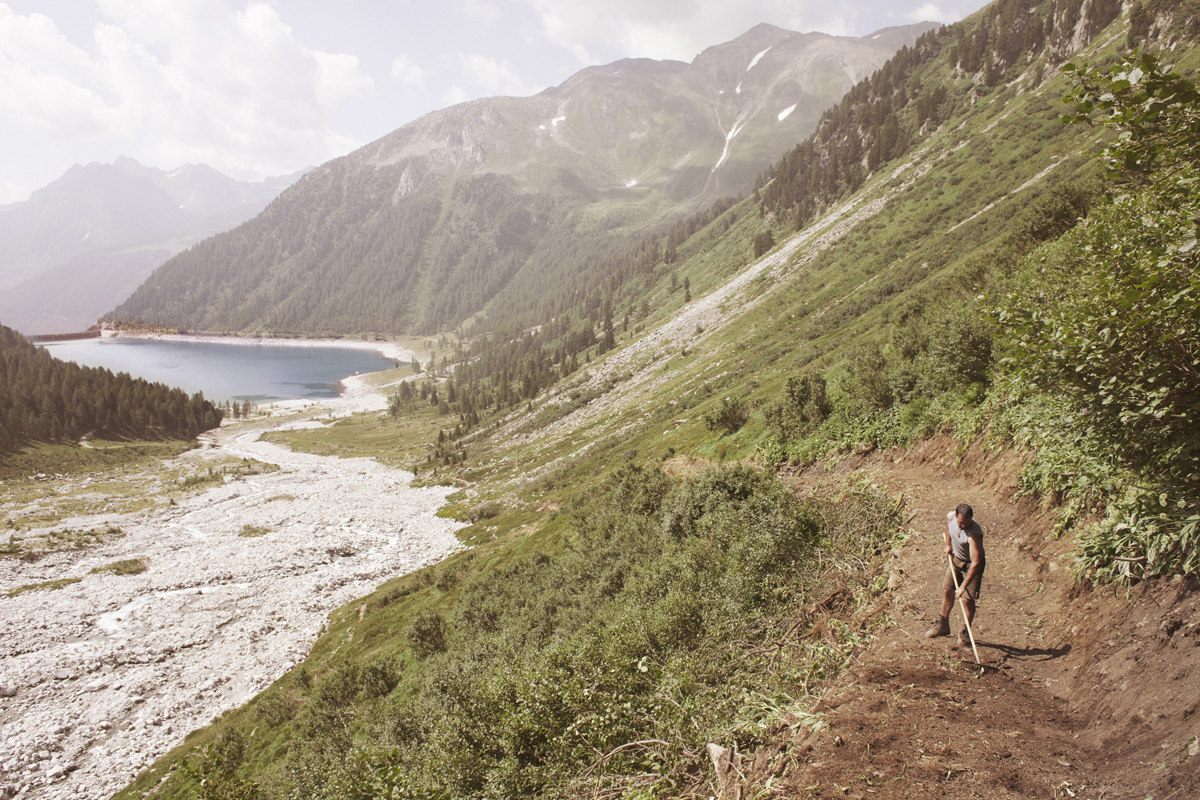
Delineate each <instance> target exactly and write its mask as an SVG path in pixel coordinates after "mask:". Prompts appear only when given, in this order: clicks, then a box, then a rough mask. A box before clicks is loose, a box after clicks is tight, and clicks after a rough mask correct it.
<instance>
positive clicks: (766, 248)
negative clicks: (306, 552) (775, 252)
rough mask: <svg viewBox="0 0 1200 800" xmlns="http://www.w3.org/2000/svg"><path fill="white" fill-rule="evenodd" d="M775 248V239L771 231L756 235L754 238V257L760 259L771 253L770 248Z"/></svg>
mask: <svg viewBox="0 0 1200 800" xmlns="http://www.w3.org/2000/svg"><path fill="white" fill-rule="evenodd" d="M774 246H775V237H774V236H773V235H772V234H771V231H769V230H766V231H762V232H761V233H757V234H755V236H754V257H755V258H762V257H763V256H764V255H765V254H766V253H769V252H771V248H772V247H774Z"/></svg>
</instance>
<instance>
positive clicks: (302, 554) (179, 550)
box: [0, 382, 460, 800]
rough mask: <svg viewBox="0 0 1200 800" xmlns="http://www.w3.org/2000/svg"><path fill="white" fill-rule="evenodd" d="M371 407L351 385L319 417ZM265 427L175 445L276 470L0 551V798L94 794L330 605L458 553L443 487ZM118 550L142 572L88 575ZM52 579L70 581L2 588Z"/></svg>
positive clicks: (236, 696) (277, 655) (264, 667)
mask: <svg viewBox="0 0 1200 800" xmlns="http://www.w3.org/2000/svg"><path fill="white" fill-rule="evenodd" d="M381 402H382V403H386V400H382V399H381V398H379V397H376V396H373V395H372V394H371V393H370V392H369V391H366V390H365V388H364V386H363V384H362V383H361V382H358V383H353V382H352V385H351V386H350V389H349V390H348V392H347V397H346V398H345V399H344V400H342V401H338V403H336V404H335V406H336V410H335V411H334V413H335V415H336V414H339V413H348V412H349V411H352V410H361V409H365V408H372V407H378V406H379V404H380V403H381ZM329 410H330V407H329V405H328V404H325V405H324V406H323V407H319V408H314V412H328V411H329ZM282 424H286V422H284V421H282V420H275V421H271V420H268V421H266V422H256V423H250V424H248V425H238V426H232V427H227V428H223V429H221V430H220V431H218V432H216V433H215V434H213V435H212V436H211V439H210V443H209V445H208V446H206V447H204V448H202V449H200V450H195V451H192V452H189V453H187V454H185V455H183V456H180V458H184V459H197V460H199V461H200V462H201V464H203V463H204V461H205V460H210V459H228V457H229V456H230V455H233V456H236V457H239V458H249V459H256V460H259V461H266V462H270V463H273V464H277V465H279V466H280V467H281V468H282V469H280V470H279V471H278V472H273V473H268V474H258V475H248V476H244V477H240V478H238V479H236V480H233V481H231V482H228V483H225V484H224V485H220V486H217V487H216V488H213V489H210V490H208V491H204V492H201V493H197V494H193V495H190V496H186V497H185V498H184V499H182V500H180V501H179V504H178V505H177V506H175V507H171V508H167V509H165V510H161V511H156V512H151V513H142V514H133V515H126V516H123V517H121V516H115V515H111V514H110V515H103V516H95V517H81V518H75V519H72V520H68V521H66V522H65V525H66V526H67V527H70V528H74V529H87V528H93V527H99V526H103V525H115V526H118V527H120V528H121V529H122V530H123V531H124V532H125V535H124V536H123V537H119V538H116V539H112V540H109V541H106V542H105V543H104V544H103V545H99V546H96V547H92V548H88V549H85V550H75V551H62V552H56V553H52V554H48V555H45V556H43V557H41V558H39V559H38V560H36V561H34V562H32V563H30V562H26V561H22V560H19V559H16V558H8V559H3V560H0V658H2V659H3V661H2V664H0V687H3V689H4V691H3V692H0V693H2V694H6V695H7V694H9V693H10V692H12V696H6V697H3V698H0V796H3V794H4V792H5V790H6V789H7V790H8V793H9V795H11V794H12V793H13V792H17V791H20V792H21V794H20V795H19V796H21V797H31V798H32V797H40V798H66V797H80V798H95V799H96V800H99V798H107V797H109V796H111V795H112V793H113V792H115V791H117V790H119V789H120V788H122V787H124V786H125V785H126V784H127V783H128V782H129V781H130V779H131V778H132V777H133V776H134V775H135V774H136V773H137V772H138V771H139V770H140V769H141V768H142V766H143V765H145V764H149V763H150V762H152V761H153V760H154V759H155V758H157V757H158V756H160V755H162V754H163V753H165V752H166V751H168V750H170V749H171V748H173V747H175V746H177V745H179V744H180V743H182V741H183V738H184V736H185V735H186V734H187V733H188V732H190V731H191V730H194V729H196V728H199V727H201V726H204V725H206V724H207V723H209V722H210V721H211V720H212V719H213V718H214V717H215V716H217V715H218V714H220V713H221V712H222V711H224V710H226V709H229V708H233V707H236V706H238V705H241V704H243V703H245V702H246V701H247V700H249V699H250V698H251V697H253V696H254V695H255V694H257V693H258V692H260V691H262V690H263V689H265V688H266V687H267V686H268V685H270V683H271V682H272V681H274V680H275V679H276V678H278V677H279V676H280V675H282V674H283V673H284V672H286V671H287V670H288V669H289V668H290V667H292V666H293V665H294V664H296V663H298V662H299V661H300V660H302V659H303V658H304V656H305V654H306V653H307V652H308V650H309V648H310V647H311V645H312V643H313V641H314V640H315V638H316V636H317V635H318V633H319V632H320V630H321V628H322V626H323V625H324V623H325V620H326V618H327V615H328V614H329V612H330V611H331V610H333V609H334V608H336V607H338V606H340V605H343V604H344V603H347V602H349V601H351V600H353V599H354V598H356V597H360V596H362V595H363V594H366V593H368V592H370V591H371V590H372V589H374V587H376V586H377V585H378V584H380V583H382V582H383V581H385V580H388V579H389V578H392V577H395V576H396V575H400V574H404V573H406V572H410V571H412V570H414V569H417V568H419V567H421V566H423V565H425V564H428V563H431V562H434V561H438V560H440V559H442V558H444V557H445V556H446V555H447V554H448V553H450V552H452V551H453V550H455V549H457V548H458V547H459V543H458V540H457V538H456V537H455V535H454V532H455V530H456V529H457V528H458V527H460V526H459V525H458V524H457V523H455V522H453V521H451V520H446V519H441V518H439V517H436V516H434V512H435V511H436V509H437V508H438V507H440V506H441V505H442V504H443V503H444V500H445V495H446V494H447V493H448V492H449V491H451V490H448V489H443V488H426V489H414V488H412V487H411V486H410V485H409V484H410V481H411V478H412V476H411V474H410V473H408V472H404V471H400V470H394V469H389V468H387V467H384V466H381V465H380V464H378V463H377V462H375V461H372V460H370V459H337V458H332V457H321V456H313V455H306V454H299V453H292V452H290V451H288V450H286V449H283V448H280V447H277V446H275V445H271V444H267V443H264V442H259V441H257V439H258V436H259V435H260V434H261V433H262V432H263V431H266V430H270V429H272V428H274V427H276V426H278V425H282ZM307 424H312V423H307ZM63 524H64V523H60V524H59V525H57V526H55V527H56V528H61V527H62V526H63ZM247 532H249V533H250V534H254V535H239V534H246V533H247ZM125 559H141V560H142V561H143V562H145V564H146V566H147V569H146V570H145V571H144V572H142V573H140V574H136V575H123V576H122V575H115V574H112V573H111V572H102V573H96V574H93V573H92V572H91V570H92V569H94V568H96V567H98V566H103V565H106V564H111V563H113V562H116V561H120V560H125ZM60 578H80V579H81V580H79V582H77V583H74V584H71V585H69V586H66V587H64V588H61V589H57V590H53V591H49V590H41V591H31V592H25V593H23V594H20V595H17V596H16V597H12V598H9V597H7V590H9V589H12V588H14V587H17V586H22V585H27V584H36V583H41V582H44V581H48V580H57V579H60Z"/></svg>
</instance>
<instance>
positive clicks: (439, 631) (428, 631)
mask: <svg viewBox="0 0 1200 800" xmlns="http://www.w3.org/2000/svg"><path fill="white" fill-rule="evenodd" d="M405 638H406V639H407V641H408V647H409V649H410V650H412V653H413V655H414V656H416V657H417V658H420V659H425V658H428V657H429V656H431V655H434V654H435V653H443V652H445V650H446V626H445V623H444V622H443V621H442V617H441V615H440V614H438V613H437V612H436V611H422V612H421V613H420V614H418V615H417V616H416V618H415V619H414V620H413V621H412V624H411V625H409V627H408V632H407V633H406V634H405Z"/></svg>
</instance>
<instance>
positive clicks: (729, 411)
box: [704, 397, 750, 433]
mask: <svg viewBox="0 0 1200 800" xmlns="http://www.w3.org/2000/svg"><path fill="white" fill-rule="evenodd" d="M749 419H750V409H749V408H747V406H746V403H745V401H743V400H735V399H734V398H732V397H722V398H721V401H720V402H719V403H718V404H717V407H716V408H714V409H713V410H712V411H709V412H708V413H707V414H705V415H704V424H705V425H707V426H708V429H709V430H710V431H724V432H725V433H737V432H738V431H739V430H741V427H742V426H743V425H745V424H746V421H747V420H749Z"/></svg>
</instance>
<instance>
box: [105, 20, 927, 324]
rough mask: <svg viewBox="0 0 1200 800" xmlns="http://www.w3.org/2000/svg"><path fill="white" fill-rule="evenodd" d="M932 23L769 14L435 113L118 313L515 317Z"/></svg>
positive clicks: (745, 170) (752, 155) (286, 200)
mask: <svg viewBox="0 0 1200 800" xmlns="http://www.w3.org/2000/svg"><path fill="white" fill-rule="evenodd" d="M936 27H937V26H936V25H935V24H934V23H921V24H917V25H909V26H904V27H899V28H888V29H885V30H881V31H879V32H876V33H874V34H871V35H869V36H865V37H861V38H847V37H836V36H829V35H826V34H819V33H806V34H801V33H795V32H792V31H786V30H782V29H780V28H776V27H773V26H770V25H759V26H757V27H755V28H753V29H752V30H750V31H749V32H747V33H745V34H743V35H742V36H739V37H738V38H737V39H734V40H733V41H731V42H728V43H726V44H722V45H718V46H715V47H710V48H708V49H706V50H705V51H704V52H703V53H701V54H700V55H699V56H697V57H696V59H695V60H694V61H693V62H692V63H691V64H685V63H682V62H678V61H652V60H648V59H628V60H623V61H618V62H615V63H613V64H609V65H607V66H602V67H590V68H587V69H584V70H582V71H580V72H579V73H577V74H576V75H574V76H572V77H571V78H570V79H568V80H567V81H566V82H564V83H563V84H562V85H560V86H557V87H553V88H550V89H547V90H545V91H544V92H541V93H540V94H538V95H535V96H533V97H527V98H512V97H495V98H488V99H483V100H477V101H473V102H469V103H463V104H461V105H457V106H454V107H452V108H448V109H444V110H442V111H438V112H435V113H432V114H428V115H426V116H424V117H422V118H420V119H418V120H416V121H414V122H412V123H409V124H407V125H405V126H404V127H402V128H400V129H399V130H396V131H394V132H393V133H391V134H388V135H387V136H385V137H383V138H382V139H379V140H378V141H375V142H372V143H371V144H369V145H366V146H365V147H362V148H361V149H359V150H357V151H355V152H353V153H351V154H349V155H347V156H345V157H343V158H339V159H336V160H334V161H331V162H328V163H326V164H324V165H322V166H321V167H318V168H317V169H315V170H313V171H312V172H311V173H309V174H308V175H306V176H305V177H304V179H302V180H301V181H299V183H298V184H297V185H296V186H295V187H293V189H292V190H291V191H289V192H288V193H287V194H285V195H284V196H283V197H281V198H280V199H279V201H278V202H276V203H274V204H272V206H271V207H270V208H269V209H267V210H266V211H265V212H264V213H263V214H262V215H261V216H259V217H258V218H256V219H254V220H253V221H252V222H250V223H248V224H246V225H243V226H241V227H239V228H238V229H237V230H235V231H231V232H229V233H227V234H224V235H222V236H219V237H215V238H213V239H211V240H209V241H207V242H204V243H202V244H200V245H198V246H196V247H193V248H191V249H190V250H188V251H186V252H184V253H181V254H180V255H178V256H176V257H175V258H173V259H171V260H170V261H169V262H167V263H166V264H165V265H163V267H161V268H160V269H158V270H157V271H156V272H155V273H154V274H153V275H152V276H151V277H150V279H149V280H147V282H146V283H145V284H144V285H143V286H142V287H140V288H139V289H138V291H136V292H135V293H134V294H133V295H132V296H131V297H130V298H129V300H128V301H126V302H125V303H123V304H122V305H121V306H120V307H118V308H117V309H116V310H115V311H114V312H112V313H111V314H109V315H107V316H108V318H110V319H112V320H114V321H124V322H136V323H141V324H152V325H161V326H168V327H175V328H188V329H192V330H206V331H218V332H219V331H225V332H258V333H267V332H274V333H325V334H330V333H351V332H359V331H383V332H420V333H428V332H432V331H436V330H443V329H447V328H450V327H454V326H455V325H458V324H460V323H462V322H464V321H466V320H469V319H472V318H476V319H478V318H479V315H481V314H485V315H486V314H487V313H488V312H489V311H490V310H494V309H502V310H503V313H504V314H505V315H507V316H510V317H511V315H512V314H519V313H521V312H522V311H523V310H531V309H532V306H533V305H535V304H538V303H545V302H548V301H549V300H550V299H551V295H553V294H554V293H556V292H557V293H563V292H567V293H569V292H573V291H578V290H583V289H585V288H586V285H585V284H586V281H584V282H583V283H581V282H580V281H581V280H584V279H583V276H585V275H586V274H587V273H588V270H589V268H591V267H594V266H595V265H596V264H597V263H599V262H601V261H605V262H606V263H608V262H611V257H612V256H613V255H614V254H619V253H621V252H623V251H624V250H626V249H628V248H629V247H630V246H631V244H632V243H633V242H635V241H636V239H637V238H638V237H639V236H640V235H641V234H644V233H645V232H647V231H650V230H655V229H660V230H661V229H663V228H665V227H667V226H669V225H670V224H672V223H673V222H677V221H679V220H681V219H683V218H685V217H686V216H688V215H689V214H693V213H695V212H696V211H697V210H700V209H702V208H704V207H706V206H707V205H709V204H711V203H712V202H713V201H714V200H716V199H718V198H721V197H728V196H731V195H736V194H738V193H749V192H751V191H753V189H754V181H755V178H756V176H757V175H758V174H759V173H760V172H761V171H762V170H763V169H764V168H765V167H766V166H767V165H769V164H770V163H771V162H772V161H773V160H775V159H776V158H778V157H779V155H780V154H781V153H783V152H784V151H785V150H787V149H788V148H790V147H792V146H794V145H795V144H796V143H797V142H799V141H801V140H802V139H804V138H805V137H807V136H808V135H809V134H810V133H811V132H812V130H813V129H814V127H815V125H816V123H817V121H818V120H819V118H820V116H821V114H822V113H823V112H824V111H825V110H826V109H827V108H829V107H830V106H832V105H833V104H834V103H836V102H837V101H838V100H839V99H841V98H842V96H843V95H844V94H845V93H846V92H847V91H848V90H849V89H850V88H851V87H852V86H854V85H855V83H857V82H859V81H861V80H862V79H864V78H866V77H868V76H870V75H871V74H872V72H874V71H875V70H877V69H878V68H879V67H881V66H882V65H883V64H884V63H885V62H886V61H887V60H888V59H889V58H890V57H891V56H892V55H893V54H894V53H895V52H896V51H897V50H898V49H899V48H901V47H903V46H905V45H911V44H913V43H914V42H915V41H916V39H917V38H918V37H919V36H920V35H921V34H922V33H924V32H925V31H928V30H931V29H933V28H936ZM593 277H594V276H593Z"/></svg>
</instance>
